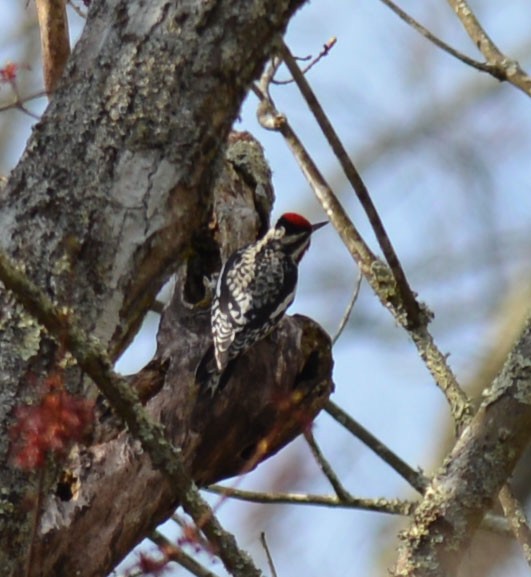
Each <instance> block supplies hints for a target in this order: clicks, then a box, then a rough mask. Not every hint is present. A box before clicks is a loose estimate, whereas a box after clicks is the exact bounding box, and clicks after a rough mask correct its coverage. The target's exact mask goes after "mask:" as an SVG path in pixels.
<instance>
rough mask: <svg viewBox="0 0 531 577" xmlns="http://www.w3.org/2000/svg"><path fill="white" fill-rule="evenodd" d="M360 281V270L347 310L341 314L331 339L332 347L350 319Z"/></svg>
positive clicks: (358, 292) (361, 277)
mask: <svg viewBox="0 0 531 577" xmlns="http://www.w3.org/2000/svg"><path fill="white" fill-rule="evenodd" d="M362 280H363V275H362V274H361V270H360V271H358V278H357V279H356V284H355V286H354V292H353V293H352V297H351V298H350V301H349V303H348V305H347V308H346V309H345V312H344V313H343V317H342V318H341V321H340V323H339V327H338V328H337V332H336V334H335V336H334V338H333V339H332V346H333V345H335V344H336V343H337V341H338V340H339V337H341V335H342V334H343V331H344V330H345V327H346V326H347V323H348V321H349V319H350V315H351V314H352V309H353V308H354V305H355V304H356V301H357V300H358V296H359V294H360V288H361V281H362Z"/></svg>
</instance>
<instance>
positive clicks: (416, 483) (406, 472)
mask: <svg viewBox="0 0 531 577" xmlns="http://www.w3.org/2000/svg"><path fill="white" fill-rule="evenodd" d="M325 411H326V412H327V413H328V414H329V415H330V416H331V417H333V418H334V419H335V420H336V421H337V422H338V423H340V424H341V425H343V427H345V429H347V431H349V432H351V433H352V434H353V435H354V436H355V437H357V438H358V439H359V440H360V441H361V442H362V443H365V444H366V445H367V447H369V449H371V450H372V451H374V452H375V453H376V454H377V455H378V456H379V457H380V458H381V459H382V460H383V461H385V462H386V463H387V464H388V465H389V466H390V467H392V468H393V469H394V470H395V471H396V472H397V473H398V474H399V475H400V476H401V477H402V478H404V479H405V480H406V481H407V482H408V483H409V484H410V485H411V486H412V487H413V488H414V489H416V490H417V491H418V492H419V493H424V491H425V489H426V486H427V484H428V481H427V479H426V478H425V477H424V475H423V474H422V473H420V472H418V471H415V470H414V469H412V468H411V467H410V466H409V465H408V464H407V463H406V462H405V461H403V460H402V459H401V458H400V457H399V456H398V455H397V454H396V453H394V452H393V451H391V449H389V448H388V447H386V446H385V445H384V444H383V443H382V442H381V441H380V440H379V439H377V438H376V437H375V436H374V435H372V434H371V433H369V431H367V429H365V428H364V427H362V426H361V425H360V424H359V423H358V422H357V421H356V420H355V419H353V418H352V417H351V416H350V415H349V414H348V413H346V412H345V411H344V410H343V409H341V407H339V406H338V405H336V404H335V403H334V402H333V401H328V403H327V404H326V406H325Z"/></svg>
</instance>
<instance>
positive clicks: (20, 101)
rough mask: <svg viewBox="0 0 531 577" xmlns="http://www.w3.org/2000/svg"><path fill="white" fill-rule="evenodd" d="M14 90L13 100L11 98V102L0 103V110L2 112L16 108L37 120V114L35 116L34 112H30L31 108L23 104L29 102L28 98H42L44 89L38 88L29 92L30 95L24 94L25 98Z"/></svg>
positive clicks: (44, 93) (44, 94)
mask: <svg viewBox="0 0 531 577" xmlns="http://www.w3.org/2000/svg"><path fill="white" fill-rule="evenodd" d="M14 92H15V100H13V102H9V103H8V104H2V105H0V112H4V111H5V110H12V109H13V108H17V109H18V110H20V111H22V112H24V113H25V114H28V115H29V116H31V117H33V118H36V119H37V120H39V116H37V115H36V114H34V113H33V112H31V110H28V109H27V108H26V107H25V106H24V104H25V103H26V102H29V101H30V100H35V99H37V98H43V97H44V96H46V92H44V90H40V91H39V92H36V93H35V94H31V95H30V96H26V97H25V98H20V95H19V94H18V91H17V90H14Z"/></svg>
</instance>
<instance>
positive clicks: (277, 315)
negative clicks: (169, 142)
mask: <svg viewBox="0 0 531 577" xmlns="http://www.w3.org/2000/svg"><path fill="white" fill-rule="evenodd" d="M325 224H326V222H320V223H317V224H313V225H312V224H310V223H309V222H308V221H307V220H306V219H305V218H304V217H303V216H300V215H299V214H296V213H293V212H289V213H286V214H283V215H282V216H281V217H280V218H279V220H278V221H277V223H276V225H275V226H274V227H273V228H271V229H270V230H269V231H268V232H267V233H266V234H265V235H264V236H263V237H262V238H261V239H259V240H257V241H256V242H254V243H251V244H249V245H247V246H245V247H243V248H241V249H239V250H237V251H236V252H234V253H233V254H232V255H231V256H230V257H229V259H228V260H227V262H226V263H225V265H224V266H223V268H222V269H221V273H220V275H219V278H218V282H217V286H216V292H215V295H214V298H213V301H212V310H211V325H212V337H213V345H212V346H211V347H210V349H209V350H208V351H207V352H206V354H205V356H204V357H203V359H202V360H201V362H200V363H199V366H198V369H197V372H196V376H197V380H198V382H199V384H200V386H201V387H203V388H205V389H207V390H208V391H210V393H211V394H212V395H214V393H215V392H216V390H217V388H218V387H219V386H220V385H223V384H224V379H223V376H224V373H225V372H226V369H227V368H228V366H229V364H230V362H231V361H232V360H234V359H235V358H236V357H237V356H239V355H240V354H242V353H244V352H245V351H246V350H247V349H249V347H251V346H252V345H253V344H254V343H256V342H257V341H259V340H261V339H263V338H264V337H266V336H267V335H268V334H269V333H270V332H271V331H272V330H273V329H274V328H275V326H276V325H277V324H278V322H279V321H280V319H281V318H282V317H283V316H284V313H285V312H286V309H287V308H288V307H289V306H290V305H291V303H292V302H293V299H294V297H295V289H296V287H297V273H298V270H297V269H298V264H299V262H300V260H301V259H302V257H303V255H304V253H305V252H306V250H307V249H308V247H309V246H310V237H311V235H312V233H313V232H315V231H316V230H318V229H319V228H321V227H322V226H324V225H325Z"/></svg>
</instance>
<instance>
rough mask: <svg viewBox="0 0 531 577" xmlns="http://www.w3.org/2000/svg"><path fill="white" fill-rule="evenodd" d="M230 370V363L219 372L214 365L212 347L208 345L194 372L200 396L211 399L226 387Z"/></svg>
mask: <svg viewBox="0 0 531 577" xmlns="http://www.w3.org/2000/svg"><path fill="white" fill-rule="evenodd" d="M231 369H232V362H229V364H228V365H227V367H226V368H225V369H223V370H222V371H220V370H219V369H218V367H217V365H216V358H215V356H214V345H210V346H209V347H208V349H207V350H206V353H205V354H204V355H203V358H202V359H201V360H200V361H199V364H198V365H197V369H196V371H195V381H196V383H197V384H198V385H199V390H200V394H204V395H210V396H211V397H213V396H214V395H215V394H216V392H218V391H221V390H222V389H223V387H224V386H225V385H226V383H227V381H228V379H229V376H230V373H231Z"/></svg>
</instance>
